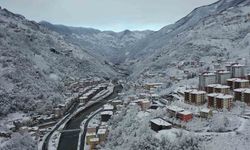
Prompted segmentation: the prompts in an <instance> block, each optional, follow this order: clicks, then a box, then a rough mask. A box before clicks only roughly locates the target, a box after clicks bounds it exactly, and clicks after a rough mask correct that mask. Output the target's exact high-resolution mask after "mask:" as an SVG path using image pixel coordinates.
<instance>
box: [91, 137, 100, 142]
mask: <svg viewBox="0 0 250 150" xmlns="http://www.w3.org/2000/svg"><path fill="white" fill-rule="evenodd" d="M90 142H99V138H91V139H90Z"/></svg>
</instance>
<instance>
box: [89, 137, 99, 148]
mask: <svg viewBox="0 0 250 150" xmlns="http://www.w3.org/2000/svg"><path fill="white" fill-rule="evenodd" d="M98 144H100V140H99V138H91V139H90V140H89V145H90V150H95V149H96V146H97V145H98Z"/></svg>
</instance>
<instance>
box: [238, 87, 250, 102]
mask: <svg viewBox="0 0 250 150" xmlns="http://www.w3.org/2000/svg"><path fill="white" fill-rule="evenodd" d="M234 99H235V100H236V101H241V102H245V103H247V105H250V89H249V88H240V89H235V90H234Z"/></svg>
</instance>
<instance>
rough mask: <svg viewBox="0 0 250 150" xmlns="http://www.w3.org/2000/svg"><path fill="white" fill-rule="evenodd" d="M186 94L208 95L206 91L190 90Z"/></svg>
mask: <svg viewBox="0 0 250 150" xmlns="http://www.w3.org/2000/svg"><path fill="white" fill-rule="evenodd" d="M185 92H187V93H191V94H206V92H205V91H199V90H197V89H189V90H186V91H185Z"/></svg>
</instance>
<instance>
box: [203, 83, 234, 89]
mask: <svg viewBox="0 0 250 150" xmlns="http://www.w3.org/2000/svg"><path fill="white" fill-rule="evenodd" d="M207 87H213V88H219V89H225V88H230V86H227V85H222V84H209V85H208V86H207Z"/></svg>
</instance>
